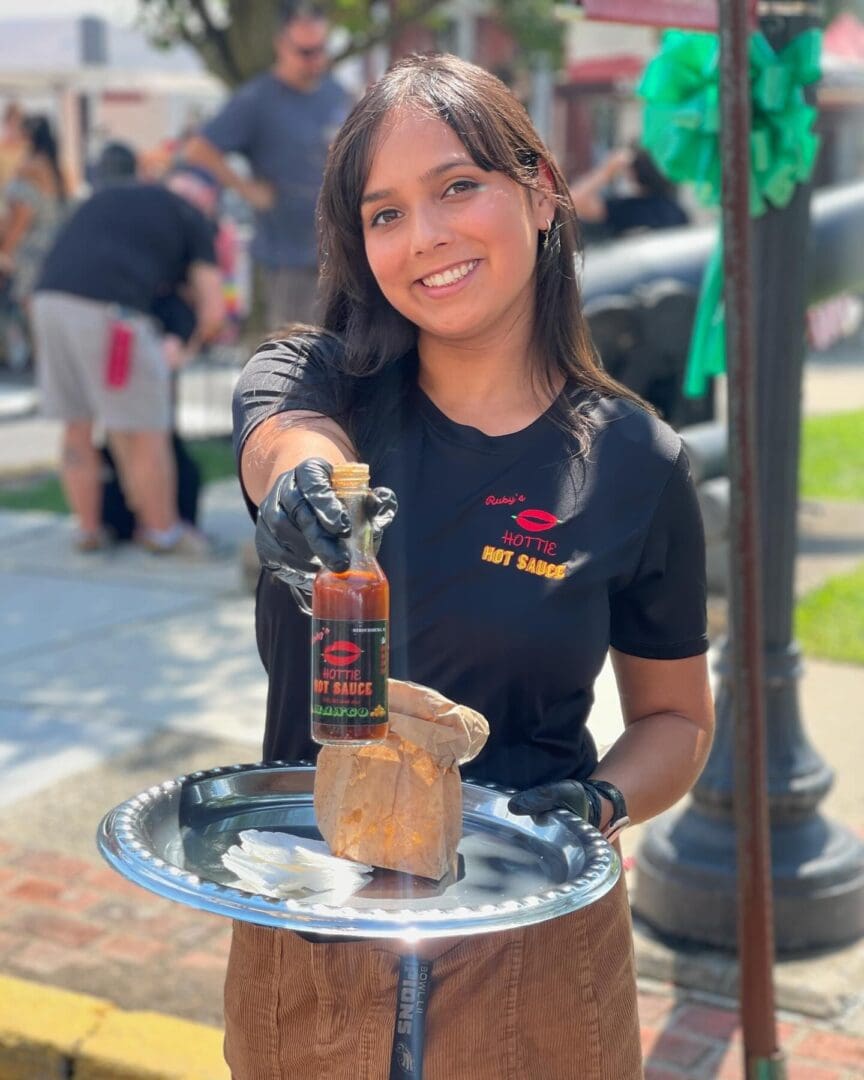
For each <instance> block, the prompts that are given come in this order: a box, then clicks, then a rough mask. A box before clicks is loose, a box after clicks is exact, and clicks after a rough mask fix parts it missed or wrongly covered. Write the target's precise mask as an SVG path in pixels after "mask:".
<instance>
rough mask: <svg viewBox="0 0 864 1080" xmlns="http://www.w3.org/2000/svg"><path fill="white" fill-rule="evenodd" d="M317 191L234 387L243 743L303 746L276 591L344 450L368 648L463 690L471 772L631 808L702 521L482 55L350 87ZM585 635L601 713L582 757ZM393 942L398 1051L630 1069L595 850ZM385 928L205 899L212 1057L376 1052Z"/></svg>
mask: <svg viewBox="0 0 864 1080" xmlns="http://www.w3.org/2000/svg"><path fill="white" fill-rule="evenodd" d="M319 210H320V227H321V247H322V251H323V252H324V255H325V259H324V273H323V285H324V295H325V300H326V314H325V329H324V330H315V329H313V328H295V329H294V331H293V332H292V333H288V334H287V335H286V336H285V337H284V338H281V339H280V340H275V341H270V342H267V343H265V344H264V345H262V346H261V347H260V348H259V350H258V351H257V353H256V354H255V355H254V356H253V358H252V359H251V361H250V362H249V364H248V365H247V367H246V368H245V369H244V372H243V374H242V376H241V378H240V381H239V383H238V385H237V389H236V393H235V444H236V450H237V454H238V460H239V469H240V478H241V483H242V487H243V492H244V495H245V498H246V500H247V503H248V506H249V509H250V513H251V514H252V516H253V518H255V519H256V520H257V528H256V539H257V544H258V550H259V554H260V555H261V557H262V564H263V569H262V573H261V577H260V580H259V585H258V592H257V605H256V626H257V637H258V646H259V650H260V654H261V657H262V660H263V663H264V666H265V668H266V669H267V672H268V675H269V695H268V703H267V718H266V731H265V738H264V755H265V757H266V758H267V759H293V758H297V757H311V756H312V755H314V753H315V747H314V745H313V744H312V743H311V742H310V739H309V696H308V695H309V687H308V681H309V676H308V672H309V667H310V664H309V647H310V642H309V624H308V621H306V617H305V616H304V615H303V614H301V613H300V611H299V610H298V608H297V605H296V604H295V603H294V596H295V594H296V593H297V592H298V591H300V592H301V593H302V592H303V590H305V589H308V587H309V584H310V581H311V578H312V576H313V574H314V571H315V568H316V566H317V565H320V563H322V562H323V563H324V564H326V565H327V566H329V567H330V568H331V569H337V570H338V569H339V568H340V567H344V565H345V562H344V548H342V547H341V546H340V545H341V540H340V538H341V536H342V535H343V534H344V532H345V529H346V528H347V526H346V524H345V522H344V521H342V520H340V514H339V505H338V503H337V502H336V501H335V499H334V496H333V492H332V488H331V486H330V481H329V477H330V467H331V465H332V464H333V463H336V462H340V461H343V460H355V459H356V460H362V461H367V462H369V464H370V466H371V470H372V477H373V480H374V482H375V483H377V484H380V485H383V486H382V487H381V488H379V489H377V492H376V495H375V497H374V498H373V499H372V500H371V502H370V515H371V516H372V518H373V525H375V526H377V531H378V532H379V533H383V538H382V542H381V547H380V553H379V559H380V561H381V564H382V566H383V567H384V569H385V571H386V573H387V576H388V578H389V581H390V587H391V595H392V609H391V637H392V649H391V673H392V675H393V676H394V677H396V678H399V679H410V680H412V681H414V682H417V683H422V684H425V685H428V686H431V687H434V688H435V689H436V690H439V691H440V692H441V693H443V694H445V695H447V696H448V697H449V698H451V699H452V700H454V701H458V702H462V703H465V704H466V705H470V706H471V707H473V708H475V709H477V710H478V711H480V712H482V713H483V714H484V715H485V716H486V717H487V719H488V720H489V725H490V729H491V730H490V737H489V740H488V743H487V744H486V746H485V748H484V749H483V751H481V753H480V755H479V756H478V757H477V758H476V759H475V761H474V762H472V765H471V776H472V778H475V777H476V778H478V779H482V780H485V781H490V782H494V783H496V784H499V785H503V786H504V787H505V788H512V789H517V791H518V792H520V794H518V795H516V796H515V797H514V798H513V799H512V801H511V809H512V810H513V812H516V813H525V812H529V813H539V812H541V811H544V810H548V809H554V808H566V809H570V810H573V811H575V812H577V813H580V814H581V815H582V816H583V817H585V818H586V819H587V820H589V821H591V822H592V823H593V824H595V825H596V826H597V827H598V828H599V829H600V830H601V831H603V832H604V833H605V834H606V835H607V836H613V835H614V834H615V833H616V832H617V830H618V828H619V827H620V825H621V824H622V821H623V817H624V815H625V814H627V815H629V819H630V820H631V821H634V822H639V821H644V820H646V819H647V818H650V817H652V816H654V815H655V814H658V813H660V812H661V811H663V810H665V809H666V808H668V807H669V806H671V805H672V804H673V803H674V802H676V801H677V800H678V799H680V798H681V797H682V796H683V795H684V794H685V792H686V791H687V790H688V789H689V788H690V787H691V785H692V784H693V783H694V781H695V779H696V777H697V776H698V774H699V771H700V769H701V768H702V765H703V764H704V761H705V759H706V757H707V753H708V750H709V746H710V742H711V735H712V729H713V711H712V704H711V697H710V691H709V686H708V678H707V667H706V661H705V652H706V649H707V638H706V625H705V571H704V542H703V537H702V530H701V522H700V518H699V510H698V506H697V503H696V499H695V495H694V490H693V485H692V483H691V481H690V476H689V469H688V464H687V459H686V457H685V455H684V452H683V450H682V448H681V442H680V439H679V438H678V436H677V435H676V434H675V433H674V432H673V431H672V430H671V429H670V428H669V427H667V426H666V425H665V424H664V423H662V422H661V421H660V420H658V419H657V418H656V417H655V416H654V415H653V414H652V413H651V412H650V411H649V409H648V408H647V407H646V406H644V405H643V404H642V403H641V402H640V401H639V400H638V399H637V398H635V397H634V396H633V395H632V394H631V393H630V392H629V391H627V390H626V389H625V388H624V387H622V386H619V385H618V384H616V383H615V382H614V381H612V380H611V379H610V378H609V377H608V376H607V375H606V374H605V373H604V372H603V371H602V369H600V368H599V366H598V364H597V361H596V357H595V354H594V351H593V348H592V346H591V342H590V338H589V336H588V333H587V331H586V327H585V322H584V319H583V317H582V314H581V310H580V302H579V292H578V285H577V281H576V278H575V275H574V273H573V267H574V262H575V256H576V253H577V241H578V236H577V228H576V215H575V213H574V210H573V206H572V203H571V201H570V198H569V194H568V190H567V185H566V183H565V181H564V179H563V177H562V176H561V174H560V171H559V169H558V167H557V165H556V164H555V162H554V160H553V159H552V157H551V155H550V154H549V151H548V150H547V149H546V147H545V146H544V145H543V143H542V142H541V140H540V139H539V137H538V135H537V134H536V132H535V131H534V129H533V128H532V126H531V124H530V121H529V120H528V117H527V115H526V114H525V112H524V110H523V109H522V107H521V106H520V105H519V104H518V103H517V101H516V100H515V98H514V97H513V96H512V95H511V94H510V92H509V91H508V90H507V89H506V88H505V87H504V86H503V84H501V83H500V82H499V81H498V80H497V79H496V78H494V76H492V75H490V74H489V73H487V72H485V71H482V70H481V69H479V68H476V67H474V66H473V65H471V64H467V63H465V62H463V61H461V60H458V59H456V58H454V57H440V56H439V57H413V58H409V59H408V60H405V61H402V62H401V63H399V64H397V65H396V66H395V67H394V68H392V69H391V70H390V71H389V72H388V73H387V74H386V75H385V76H384V77H383V79H382V80H381V81H380V82H379V83H377V84H376V85H375V86H374V87H373V88H372V89H370V90H369V91H368V92H367V94H366V96H365V97H364V99H363V100H362V101H361V102H360V103H359V104H358V105H357V106H356V108H355V109H354V111H353V112H352V114H351V115H350V116H349V118H348V120H347V121H346V124H345V126H344V127H343V129H342V130H341V132H340V134H339V135H338V136H337V138H336V140H335V142H334V144H333V147H332V149H331V154H330V159H329V163H328V167H327V171H326V174H325V179H324V186H323V189H322V195H321V201H320V204H319ZM393 493H395V496H396V497H397V498H398V501H399V511H398V514H396V515H395V519H394V517H393V510H394V505H393ZM391 520H392V524H389V522H390V521H391ZM610 649H611V653H612V660H613V665H614V668H615V672H616V676H617V680H618V684H619V689H620V696H621V702H622V709H623V713H624V720H625V731H624V733H623V734H622V735H621V736H620V738H619V739H618V740H617V741H616V743H615V744H614V745H613V746H612V747H611V748H610V749H609V750H608V752H607V753H606V754H605V755H604V756H603V757H602V758H600V759H599V760H598V753H597V749H596V747H595V745H594V742H593V740H592V739H591V736H590V734H589V732H588V728H587V722H588V717H589V712H590V708H591V703H592V700H593V690H592V687H593V683H594V681H595V679H596V677H597V675H598V673H599V672H600V669H601V667H602V665H603V663H604V660H605V657H606V655H607V653H608V652H609V651H610ZM421 949H422V950H423V952H424V953H425V955H427V956H430V957H434V958H435V963H434V968H433V972H432V980H433V981H432V990H431V994H430V997H429V1003H428V1014H427V1020H426V1030H427V1047H426V1055H425V1060H424V1076H426V1077H427V1080H451V1078H458V1080H463V1078H466V1080H467V1078H470V1080H502V1078H517V1077H518V1078H519V1080H524V1078H528V1077H537V1078H538V1080H539V1078H542V1080H565V1078H566V1080H575V1078H576V1077H578V1078H580V1080H601V1078H611V1077H614V1078H615V1080H635V1078H637V1077H640V1076H641V1075H642V1070H641V1061H640V1047H639V1026H638V1019H637V1015H636V991H635V975H634V970H633V956H632V952H633V950H632V941H631V936H630V924H629V914H628V906H627V899H626V890H625V886H624V883H623V879H622V880H621V881H619V883H618V884H617V885H616V887H615V888H614V890H613V891H612V892H611V893H609V894H608V895H607V896H606V897H604V898H603V899H602V900H601V901H599V902H597V903H596V904H593V905H592V906H590V907H589V908H586V909H583V910H581V911H577V912H575V913H573V914H570V915H567V916H565V917H563V918H560V919H557V920H554V921H552V922H548V923H542V924H539V925H537V926H533V927H525V928H523V929H520V930H513V931H507V932H503V933H500V934H496V935H489V936H482V937H480V938H476V937H475V938H468V939H463V940H462V941H461V942H457V943H454V942H453V941H452V940H450V941H445V942H443V943H437V944H436V943H428V942H427V943H423V944H422V945H421ZM398 951H399V950H398V946H397V945H395V944H393V943H390V944H388V943H383V944H382V943H380V942H353V943H351V944H331V943H326V942H320V941H319V942H310V941H308V940H305V939H303V938H301V937H300V936H298V935H296V934H293V933H290V932H285V931H271V930H264V929H261V928H258V927H254V926H251V925H249V924H246V923H241V922H238V923H236V924H235V928H234V942H233V946H232V952H231V959H230V961H229V968H228V976H227V981H226V1043H225V1045H226V1058H227V1060H228V1063H229V1065H230V1067H231V1070H232V1075H233V1076H234V1077H235V1078H236V1080H246V1078H251V1077H253V1076H254V1077H263V1076H267V1077H273V1078H276V1077H281V1076H295V1075H296V1076H310V1077H311V1076H323V1075H325V1073H326V1075H327V1076H328V1077H333V1078H339V1080H341V1078H343V1077H344V1078H348V1077H351V1078H356V1080H373V1078H378V1077H381V1076H384V1075H387V1063H388V1060H389V1042H390V1040H391V1037H392V1030H393V1015H394V1009H395V998H394V995H395V986H396V975H395V972H396V970H397V967H398V957H397V955H396V954H397V953H398ZM480 1046H482V1048H483V1050H482V1053H481V1052H479V1049H478V1048H479V1047H480ZM322 1061H323V1062H326V1064H324V1065H322V1064H321V1063H322Z"/></svg>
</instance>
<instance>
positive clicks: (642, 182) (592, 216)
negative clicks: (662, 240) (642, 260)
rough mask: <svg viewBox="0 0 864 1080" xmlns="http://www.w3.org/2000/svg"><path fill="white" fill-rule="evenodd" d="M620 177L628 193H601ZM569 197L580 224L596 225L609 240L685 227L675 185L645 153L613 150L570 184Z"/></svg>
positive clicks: (684, 215)
mask: <svg viewBox="0 0 864 1080" xmlns="http://www.w3.org/2000/svg"><path fill="white" fill-rule="evenodd" d="M618 177H623V178H624V179H625V181H626V185H627V186H628V187H629V189H630V190H629V191H627V192H626V193H624V194H618V195H608V194H604V189H605V188H608V186H609V185H610V184H611V183H612V182H613V181H614V180H615V179H616V178H618ZM570 197H571V199H572V200H573V206H574V207H575V209H576V213H577V214H578V216H579V219H580V221H582V222H583V223H585V224H587V225H597V226H599V227H600V229H601V230H602V232H603V234H604V235H606V236H610V237H617V236H624V235H625V234H627V233H635V232H645V231H647V230H653V229H674V228H677V227H680V226H682V225H686V224H687V223H688V221H689V218H688V217H687V213H686V212H685V210H684V209H683V207H682V206H681V204H680V203H679V202H678V199H677V198H676V195H675V185H674V184H672V183H670V182H669V180H667V179H666V177H665V176H664V175H663V173H661V172H660V170H659V169H658V168H657V166H656V165H655V164H654V159H653V158H652V157H651V155H650V154H649V153H648V151H647V150H629V149H624V150H616V151H615V152H614V153H612V154H610V155H609V156H608V157H607V158H606V160H605V161H603V162H602V164H600V165H598V166H597V168H596V169H592V170H591V172H589V173H586V174H585V176H582V177H580V178H579V179H578V180H575V181H574V182H573V183H572V184H571V185H570Z"/></svg>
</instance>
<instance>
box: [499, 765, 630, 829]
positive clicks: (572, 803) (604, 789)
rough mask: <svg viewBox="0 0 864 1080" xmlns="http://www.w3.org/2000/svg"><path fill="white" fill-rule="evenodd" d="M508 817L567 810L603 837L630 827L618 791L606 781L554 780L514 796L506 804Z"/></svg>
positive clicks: (624, 806) (625, 809)
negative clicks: (510, 815)
mask: <svg viewBox="0 0 864 1080" xmlns="http://www.w3.org/2000/svg"><path fill="white" fill-rule="evenodd" d="M507 809H508V810H509V811H510V813H511V814H545V813H546V812H547V811H549V810H568V811H569V812H570V813H571V814H575V815H576V816H577V817H580V818H582V820H583V821H587V822H588V824H589V825H593V826H594V828H595V829H599V830H600V832H601V833H602V834H603V835H604V836H605V837H606V839H607V840H610V839H612V838H613V837H614V836H616V835H617V834H618V833H619V832H620V831H621V830H622V829H623V828H624V827H625V826H626V825H629V824H630V818H629V817H628V815H627V806H626V804H625V802H624V796H623V795H622V794H621V792H620V791H619V790H618V788H616V787H615V786H614V784H610V783H609V782H608V781H606V780H599V779H598V780H595V779H589V780H584V781H579V780H558V781H556V782H555V783H553V784H541V785H540V786H539V787H535V788H529V789H528V790H527V791H521V792H520V793H519V794H518V795H514V796H513V798H512V799H511V800H510V802H509V803H508V804H507Z"/></svg>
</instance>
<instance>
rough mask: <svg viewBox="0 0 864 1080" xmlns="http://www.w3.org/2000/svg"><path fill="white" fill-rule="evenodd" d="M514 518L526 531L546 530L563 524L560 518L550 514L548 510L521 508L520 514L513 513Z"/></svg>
mask: <svg viewBox="0 0 864 1080" xmlns="http://www.w3.org/2000/svg"><path fill="white" fill-rule="evenodd" d="M513 520H514V521H515V522H516V524H517V525H518V526H519V528H520V529H524V530H525V531H526V532H546V530H547V529H551V528H552V527H553V525H560V524H561V522H560V521H559V520H558V518H557V517H555V515H554V514H550V513H549V511H548V510H520V511H519V513H518V514H514V515H513Z"/></svg>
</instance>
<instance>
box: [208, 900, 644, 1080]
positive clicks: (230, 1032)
mask: <svg viewBox="0 0 864 1080" xmlns="http://www.w3.org/2000/svg"><path fill="white" fill-rule="evenodd" d="M398 975H399V957H398V955H397V953H396V952H395V951H392V950H390V949H387V948H384V947H382V945H381V943H377V942H374V941H357V942H352V941H346V942H337V943H334V944H329V943H313V942H309V941H306V940H304V939H303V938H300V937H298V936H297V935H296V934H293V933H291V932H289V931H285V930H269V929H267V928H265V927H259V926H252V925H250V924H248V923H240V922H236V923H235V924H234V937H233V942H232V946H231V956H230V959H229V961H228V975H227V980H226V985H225V1057H226V1060H227V1062H228V1064H229V1066H230V1068H231V1074H232V1077H233V1078H234V1080H387V1077H388V1075H389V1069H390V1052H391V1047H392V1043H393V1031H394V1025H395V1016H396V984H397V980H398ZM641 1077H642V1064H641V1055H640V1041H639V1022H638V1018H637V1014H636V979H635V971H634V964H633V939H632V929H631V924H630V911H629V907H628V904H627V893H626V888H625V886H624V883H623V880H622V881H620V882H619V883H618V884H617V885H616V886H615V888H614V889H613V890H612V891H611V892H610V893H609V894H608V895H607V896H605V897H604V898H603V899H602V900H600V901H598V902H597V903H596V904H593V905H592V906H591V907H588V908H585V909H584V910H582V911H577V912H574V913H573V914H572V915H567V916H564V917H563V918H561V919H555V920H553V921H551V922H546V923H541V924H539V925H537V926H528V927H525V928H524V929H521V930H511V931H505V932H503V933H499V934H483V935H480V936H478V937H472V938H468V939H463V940H462V941H460V943H459V944H457V945H454V946H453V947H452V948H450V949H449V950H448V951H447V952H444V953H443V954H442V955H441V956H439V957H437V959H435V960H434V962H433V964H432V990H431V994H430V997H429V1003H428V1012H427V1017H426V1047H425V1055H424V1069H423V1078H424V1080H640V1078H641Z"/></svg>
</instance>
